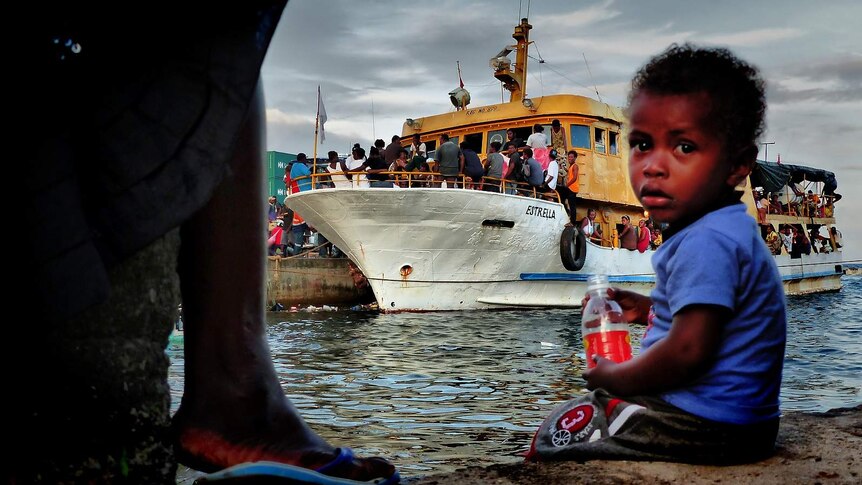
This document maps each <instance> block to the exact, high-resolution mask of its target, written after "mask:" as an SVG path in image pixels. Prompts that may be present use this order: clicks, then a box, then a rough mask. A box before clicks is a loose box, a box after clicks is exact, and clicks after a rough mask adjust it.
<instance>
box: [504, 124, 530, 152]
mask: <svg viewBox="0 0 862 485" xmlns="http://www.w3.org/2000/svg"><path fill="white" fill-rule="evenodd" d="M506 143H507V144H509V143H514V144H515V148H521V147H523V146H526V145H527V143H526V142H525V141H524V140H523V139H522V138H519V137H516V136H515V130H513V129H511V128H509V129H508V130H506Z"/></svg>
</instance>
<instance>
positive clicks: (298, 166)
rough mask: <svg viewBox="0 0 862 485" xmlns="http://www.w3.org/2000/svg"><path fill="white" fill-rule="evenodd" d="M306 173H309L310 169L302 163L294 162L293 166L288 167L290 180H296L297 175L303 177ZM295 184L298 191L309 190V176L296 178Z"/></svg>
mask: <svg viewBox="0 0 862 485" xmlns="http://www.w3.org/2000/svg"><path fill="white" fill-rule="evenodd" d="M306 175H311V170H309V169H308V167H306V166H305V164H304V163H299V162H295V163H294V164H293V166H292V167H290V179H291V180H296V179H298V178H299V177H303V176H306ZM296 186H297V187H299V191H300V192H304V191H306V190H311V177H308V178H304V179H302V180H296Z"/></svg>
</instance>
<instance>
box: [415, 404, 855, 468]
mask: <svg viewBox="0 0 862 485" xmlns="http://www.w3.org/2000/svg"><path fill="white" fill-rule="evenodd" d="M860 450H862V404H859V405H857V406H855V407H850V408H840V409H833V410H830V411H826V412H823V413H805V412H790V413H787V414H786V415H784V416H782V418H781V425H780V428H779V432H778V440H777V443H776V448H775V454H774V455H773V456H771V457H769V458H767V459H765V460H762V461H759V462H755V463H751V464H746V465H732V466H711V465H688V464H682V463H667V462H650V461H643V462H635V461H609V460H595V461H589V462H585V463H578V462H574V461H566V462H544V463H514V464H503V465H491V466H486V467H480V466H476V467H468V468H463V469H460V470H456V471H454V472H451V473H442V474H435V475H428V476H424V477H415V478H414V477H411V478H407V479H405V480H402V483H405V484H410V485H443V484H448V483H475V484H492V483H493V484H495V485H510V484H511V485H515V484H526V483H541V484H547V485H562V484H570V483H583V482H588V483H609V484H610V483H632V482H644V483H686V484H688V483H751V482H757V483H758V484H761V483H774V484H782V485H784V484H787V483H829V484H845V483H846V484H851V483H854V484H855V483H860V482H862V452H860Z"/></svg>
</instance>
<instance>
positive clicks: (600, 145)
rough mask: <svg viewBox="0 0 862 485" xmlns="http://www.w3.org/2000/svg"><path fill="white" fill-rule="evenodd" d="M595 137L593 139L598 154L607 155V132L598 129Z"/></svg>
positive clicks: (594, 133)
mask: <svg viewBox="0 0 862 485" xmlns="http://www.w3.org/2000/svg"><path fill="white" fill-rule="evenodd" d="M593 135H594V136H593V139H594V140H595V142H596V152H597V153H605V130H603V129H601V128H596V129H595V131H594V132H593Z"/></svg>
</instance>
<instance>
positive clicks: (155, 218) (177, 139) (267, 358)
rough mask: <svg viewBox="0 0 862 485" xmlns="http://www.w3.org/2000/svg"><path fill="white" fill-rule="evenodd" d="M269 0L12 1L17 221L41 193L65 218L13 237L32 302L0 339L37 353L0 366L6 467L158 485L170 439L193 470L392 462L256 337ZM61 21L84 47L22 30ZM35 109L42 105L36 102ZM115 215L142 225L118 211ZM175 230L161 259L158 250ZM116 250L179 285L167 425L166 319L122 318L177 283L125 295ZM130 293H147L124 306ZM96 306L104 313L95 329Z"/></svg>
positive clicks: (44, 30)
mask: <svg viewBox="0 0 862 485" xmlns="http://www.w3.org/2000/svg"><path fill="white" fill-rule="evenodd" d="M284 3H285V2H255V3H254V5H246V4H242V5H240V4H232V5H228V6H226V7H225V8H220V9H209V10H208V11H207V12H206V21H205V22H203V21H201V10H200V8H199V7H198V6H194V5H188V4H183V3H178V4H175V5H172V6H171V8H170V12H169V14H166V11H165V10H164V9H162V8H157V7H153V8H139V9H136V10H135V14H134V15H129V16H126V17H125V18H124V19H123V22H104V21H101V20H100V19H99V17H98V15H99V12H100V9H99V7H96V6H89V5H81V4H57V5H53V6H52V7H51V8H50V9H44V8H42V10H43V11H41V12H40V13H39V15H37V16H34V15H31V14H30V13H27V14H26V15H25V17H27V18H30V17H33V18H36V17H38V18H39V21H40V22H39V25H38V26H37V27H36V31H35V33H36V34H39V35H34V36H32V38H28V39H27V40H28V41H26V42H22V43H21V46H20V50H21V51H22V52H20V53H21V54H22V55H23V57H24V58H25V59H28V67H29V68H30V69H31V70H30V71H29V72H30V74H32V75H33V76H35V78H38V79H40V83H38V86H36V85H33V86H24V87H23V89H24V92H23V93H22V95H23V96H24V98H23V99H26V100H27V101H28V108H29V109H28V110H26V111H32V114H30V115H26V116H25V118H24V119H25V120H26V121H27V122H28V124H30V126H32V127H33V128H34V129H33V130H31V131H33V132H34V133H35V132H38V139H39V141H41V142H42V144H41V146H37V145H35V144H30V143H29V141H28V142H27V143H26V144H27V145H28V146H31V147H32V148H33V149H32V150H28V155H27V157H28V158H27V163H22V167H23V169H24V177H23V181H24V182H25V184H26V185H25V186H27V187H32V189H29V192H27V194H29V196H28V204H27V205H26V207H24V208H23V209H22V210H24V214H23V216H24V217H23V219H24V220H30V219H31V218H32V216H33V215H35V214H36V213H39V212H41V211H43V210H45V209H44V208H42V207H40V205H44V204H46V203H48V202H50V203H51V204H53V203H60V204H61V205H62V206H63V208H64V212H65V214H66V215H67V216H68V217H64V218H63V219H64V220H63V221H61V222H60V223H59V225H58V227H62V230H64V231H66V237H65V238H64V241H60V242H59V244H56V242H55V244H52V248H51V252H45V253H37V252H35V251H34V252H33V253H32V254H30V253H29V252H27V253H25V261H24V264H23V265H22V266H24V267H25V268H27V271H28V272H29V273H30V275H31V276H32V279H30V278H29V277H28V278H26V279H23V281H24V291H23V293H24V294H25V295H26V296H27V300H25V302H22V307H23V308H28V312H29V315H30V316H28V324H27V325H18V326H16V327H17V328H15V329H13V333H12V335H9V336H8V337H9V338H10V339H12V337H15V336H19V333H18V332H20V333H21V334H20V336H21V337H22V338H23V340H20V341H22V342H23V341H27V342H36V341H38V342H39V345H40V346H41V348H43V349H46V350H48V349H50V352H48V351H46V352H43V354H42V355H40V357H39V359H34V360H38V361H40V362H35V361H34V362H33V363H32V364H31V365H27V366H23V368H21V369H18V370H16V372H14V373H13V374H15V375H13V376H11V377H10V378H9V379H7V380H6V381H5V382H6V384H7V386H11V387H9V389H16V391H15V392H16V394H17V397H16V398H15V400H14V401H15V402H14V403H12V406H11V410H10V411H7V415H6V419H7V422H8V423H14V424H13V425H12V426H11V427H10V426H5V427H4V436H5V437H6V438H7V439H9V440H12V441H11V442H14V444H15V446H14V447H13V448H14V450H13V452H12V454H11V455H7V466H6V467H5V469H4V476H6V477H7V478H6V479H5V481H7V482H11V483H156V482H159V483H161V482H163V481H167V480H165V478H166V477H163V476H162V474H163V473H165V474H166V473H167V472H163V471H162V470H157V469H155V467H156V466H158V465H161V466H163V467H164V468H165V469H166V470H168V471H170V470H172V469H173V468H174V467H175V462H174V460H173V458H172V457H173V456H174V454H175V456H176V457H177V459H178V460H179V461H180V462H181V463H185V464H188V465H192V466H194V467H195V468H196V469H199V470H202V471H206V472H213V471H217V470H221V469H223V468H226V467H230V466H232V465H237V464H240V463H242V462H248V461H259V460H267V461H271V462H278V463H281V464H286V465H292V466H295V467H297V468H298V467H302V468H306V469H315V468H323V467H326V466H327V465H330V464H334V465H335V466H332V467H329V468H328V469H325V473H326V474H328V475H332V476H336V477H343V478H350V479H355V480H372V479H375V478H377V477H389V476H392V475H393V473H394V469H393V467H392V466H391V465H390V464H388V463H386V462H385V461H383V460H381V459H370V460H361V459H355V458H351V457H350V455H349V454H345V453H344V450H346V449H344V448H342V449H341V450H339V449H338V448H335V447H333V446H331V445H330V444H328V443H327V442H326V441H325V440H324V439H323V438H321V437H320V436H319V435H317V434H316V433H315V432H314V431H312V429H311V428H310V427H309V426H308V425H307V424H306V423H305V421H304V420H303V419H302V418H301V416H300V414H299V412H298V411H297V409H296V408H295V407H294V406H293V404H291V402H290V400H289V399H288V398H287V397H286V396H285V394H284V390H283V389H282V384H285V385H288V386H289V385H290V381H292V380H294V377H292V376H289V375H283V376H281V377H282V378H285V379H287V381H280V380H279V379H280V377H279V375H278V374H277V373H276V370H275V367H274V366H273V361H272V355H271V353H270V349H269V347H268V345H267V341H266V321H265V319H264V309H265V306H264V291H265V289H264V281H265V270H266V266H265V261H266V257H265V256H266V244H265V241H264V240H263V238H262V235H263V234H265V233H266V230H267V227H266V224H267V222H266V219H265V218H264V216H263V214H264V210H265V207H266V205H265V204H266V202H265V201H266V198H265V196H266V194H264V192H263V187H264V177H265V175H266V173H265V166H266V165H265V155H266V153H265V149H266V147H265V137H264V126H265V109H264V104H263V92H262V84H261V83H260V79H259V78H260V64H261V62H262V61H263V57H264V55H265V54H266V50H267V45H268V44H269V39H270V38H271V36H272V33H273V31H274V29H275V26H276V25H277V23H278V20H279V17H280V16H281V14H282V8H283V6H284ZM34 12H35V11H34ZM154 26H156V27H157V28H156V30H154ZM61 34H62V35H71V36H73V37H74V36H80V37H78V38H79V39H83V42H82V47H83V50H82V51H81V52H82V54H81V55H82V56H85V57H81V58H74V56H71V55H67V56H66V57H65V59H62V58H61V57H60V56H58V55H51V50H50V49H46V47H45V45H43V44H46V43H45V42H37V40H42V41H45V40H48V39H50V38H51V37H49V35H51V36H54V35H61ZM31 39H32V42H31V41H30V40H31ZM76 40H77V39H76ZM60 44H62V42H61V43H60ZM58 48H59V47H58ZM31 84H32V83H31ZM70 93H73V94H70ZM47 108H50V112H51V116H50V117H44V116H42V115H41V114H39V113H45V112H48V109H47ZM26 111H25V113H26ZM37 112H38V113H37ZM37 117H38V120H37ZM34 138H35V137H34ZM31 167H32V168H31ZM44 167H55V168H56V169H57V170H54V171H53V176H54V177H55V178H53V179H52V181H53V182H54V183H39V184H37V183H36V182H37V181H39V182H43V181H45V176H46V175H50V174H46V173H43V172H42V169H43V168H44ZM29 198H32V200H29ZM126 214H137V215H139V216H140V221H138V222H139V223H136V224H118V221H121V220H123V219H122V217H125V215H126ZM34 220H35V219H34ZM38 229H39V230H38V231H34V232H33V233H32V235H31V233H30V232H29V231H28V229H27V228H26V227H25V229H24V232H23V237H25V238H28V239H30V241H29V242H28V243H27V244H25V247H27V248H31V247H32V248H38V247H43V246H40V245H38V244H36V243H38V241H39V240H43V239H44V236H43V235H42V231H41V228H38ZM31 236H32V237H33V238H35V239H32V238H31ZM176 239H181V243H182V244H181V245H180V247H179V259H178V260H177V259H172V258H170V257H168V255H169V254H170V253H171V250H169V249H167V248H169V247H171V246H176V245H175V244H173V242H174V241H175V240H176ZM177 244H178V243H177ZM147 248H149V249H147ZM154 248H161V249H162V250H163V251H162V252H159V250H157V249H154ZM156 254H158V256H155V255H156ZM130 260H131V261H130ZM141 261H143V262H145V263H146V264H151V265H152V266H149V267H144V266H141ZM121 266H124V267H125V269H124V270H122V271H121V272H118V271H117V269H118V267H121ZM133 266H134V267H135V268H138V269H144V270H145V271H147V272H148V273H150V274H149V275H142V278H144V279H145V280H148V281H153V282H155V281H163V282H167V281H171V282H173V280H174V278H175V277H176V276H177V275H174V276H170V275H171V274H172V273H173V271H174V270H176V272H177V273H178V276H179V286H180V287H181V289H182V299H183V323H184V329H185V336H184V347H185V371H184V373H185V380H184V386H185V389H184V392H183V395H182V402H181V403H180V406H179V410H178V411H177V412H176V414H175V415H174V416H173V419H172V421H171V422H169V423H168V422H165V421H163V420H164V419H166V418H167V411H168V410H167V407H168V404H169V402H168V399H169V395H168V392H167V389H168V383H167V380H166V365H167V362H166V358H165V355H164V344H165V343H166V342H167V332H169V331H170V327H173V324H172V322H168V321H166V322H164V323H165V325H167V326H163V327H162V330H160V329H159V328H158V327H156V326H152V325H150V324H149V323H147V324H146V325H141V326H140V328H138V324H139V323H141V324H143V323H145V322H144V320H149V319H158V313H159V312H158V311H150V308H167V309H168V310H167V311H168V312H170V311H171V310H172V309H173V308H175V306H176V302H171V300H172V299H173V297H174V296H175V295H174V293H175V291H174V289H173V288H159V287H150V289H149V294H148V295H143V294H140V295H137V296H136V297H133V296H132V295H128V296H127V297H125V298H127V299H126V300H123V298H124V297H123V296H122V293H123V292H126V293H128V291H129V290H130V289H133V288H135V287H134V286H130V284H132V283H130V282H129V281H122V280H120V279H118V277H119V276H120V275H122V274H123V273H124V272H125V273H129V272H130V271H129V270H130V268H132V267H133ZM155 274H159V275H163V276H161V278H162V279H161V280H159V279H158V277H156V276H155ZM171 286H173V285H171ZM137 297H143V299H144V300H146V301H147V304H146V305H143V306H135V304H134V303H132V304H131V307H130V304H129V303H128V302H129V301H131V300H133V299H138V300H139V299H140V298H137ZM31 299H32V300H33V301H31ZM144 307H149V308H147V309H144V310H142V309H143V308H144ZM163 313H165V312H163ZM99 314H101V315H105V318H104V320H112V321H113V322H116V323H118V325H116V326H114V325H112V326H111V327H110V328H103V325H100V324H98V323H97V322H96V320H97V319H98V317H97V315H99ZM121 322H124V323H122V325H120V324H119V323H121ZM162 335H163V336H164V337H162ZM160 344H161V346H160ZM90 349H94V350H90ZM120 349H132V350H134V352H131V353H127V352H126V350H120ZM96 354H102V356H101V357H100V358H97V355H96ZM110 355H114V356H117V358H118V359H122V360H125V359H136V358H142V360H141V361H140V362H137V361H134V365H131V364H127V363H122V362H120V361H112V360H111V358H110V357H107V356H110ZM100 363H109V364H111V365H104V366H103V367H98V366H99V365H101V364H100ZM113 364H116V368H117V369H122V370H121V371H118V372H114V371H115V370H116V369H114V366H113ZM138 369H139V370H138ZM119 372H123V373H122V374H120V373H119ZM151 376H152V377H151ZM159 384H160V385H159ZM124 389H126V390H127V393H125V392H124V391H123V390H124ZM142 396H147V397H148V398H149V400H148V401H146V402H139V401H137V400H138V399H140V398H141V397H142ZM7 409H8V408H7ZM160 415H162V416H161V417H160ZM168 426H170V429H168ZM345 436H346V434H345ZM144 438H146V445H145V446H146V448H142V447H141V442H143V441H144ZM167 441H173V443H172V444H173V449H172V450H171V447H170V446H169V445H170V443H168V442H167ZM79 459H86V461H77V460H79ZM276 466H277V465H276Z"/></svg>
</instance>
